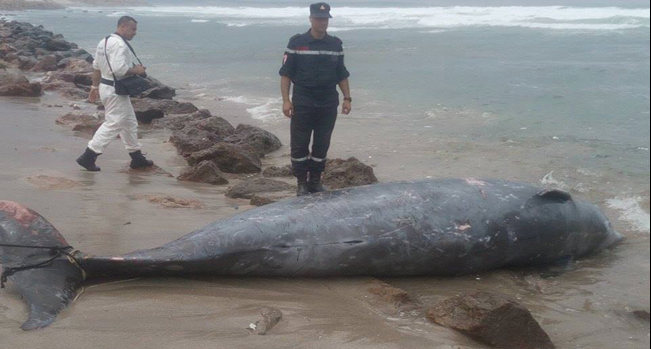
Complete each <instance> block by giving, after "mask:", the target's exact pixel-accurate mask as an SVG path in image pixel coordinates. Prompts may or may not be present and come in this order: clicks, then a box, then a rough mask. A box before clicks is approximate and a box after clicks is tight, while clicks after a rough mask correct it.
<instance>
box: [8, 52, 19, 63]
mask: <svg viewBox="0 0 651 349" xmlns="http://www.w3.org/2000/svg"><path fill="white" fill-rule="evenodd" d="M19 57H20V56H18V54H17V53H16V52H9V53H7V54H6V55H5V56H4V60H5V62H7V63H12V62H15V61H17V60H18V58H19Z"/></svg>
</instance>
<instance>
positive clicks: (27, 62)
mask: <svg viewBox="0 0 651 349" xmlns="http://www.w3.org/2000/svg"><path fill="white" fill-rule="evenodd" d="M37 64H38V60H37V59H36V58H34V57H30V56H18V67H19V68H20V69H22V70H31V69H32V68H34V67H35V66H36V65H37Z"/></svg>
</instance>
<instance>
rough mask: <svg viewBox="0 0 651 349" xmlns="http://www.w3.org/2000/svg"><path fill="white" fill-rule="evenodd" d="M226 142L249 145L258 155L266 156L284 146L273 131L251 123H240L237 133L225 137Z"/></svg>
mask: <svg viewBox="0 0 651 349" xmlns="http://www.w3.org/2000/svg"><path fill="white" fill-rule="evenodd" d="M224 142H227V143H232V144H237V145H239V146H243V147H249V148H250V149H252V150H253V151H254V152H255V153H256V154H257V155H258V156H265V155H266V154H269V153H271V152H274V151H276V150H278V149H280V148H281V147H282V146H283V144H282V142H280V139H278V137H276V136H275V135H274V134H272V133H271V132H268V131H265V130H263V129H261V128H259V127H255V126H251V125H238V126H237V129H235V133H234V134H233V135H231V136H229V137H227V138H226V139H224Z"/></svg>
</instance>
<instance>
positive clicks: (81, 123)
mask: <svg viewBox="0 0 651 349" xmlns="http://www.w3.org/2000/svg"><path fill="white" fill-rule="evenodd" d="M102 122H104V113H98V114H97V116H93V115H88V114H84V113H68V114H66V115H64V116H62V117H59V118H58V119H56V123H57V124H58V125H66V126H71V127H72V130H73V131H78V132H81V133H85V134H89V135H91V136H92V135H94V134H95V132H97V129H98V128H99V127H100V126H102Z"/></svg>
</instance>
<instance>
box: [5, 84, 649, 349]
mask: <svg viewBox="0 0 651 349" xmlns="http://www.w3.org/2000/svg"><path fill="white" fill-rule="evenodd" d="M54 104H62V105H64V108H48V107H46V106H45V105H54ZM69 104H70V102H61V101H60V100H59V99H58V97H55V96H53V95H46V96H45V97H43V98H40V99H8V98H3V99H0V110H1V111H0V125H2V127H0V198H1V199H3V200H13V201H17V202H20V203H22V204H25V205H27V206H29V207H31V208H32V209H34V210H36V211H38V212H39V213H41V214H42V215H43V216H44V217H46V218H47V219H48V220H50V222H52V223H53V224H54V225H55V226H56V227H57V228H58V229H59V231H61V233H62V234H63V235H64V237H65V238H66V239H67V240H68V242H69V243H70V244H71V245H72V246H74V247H76V248H78V249H79V250H81V251H84V252H88V253H93V254H110V255H115V254H120V253H126V252H130V251H133V250H136V249H143V248H152V247H157V246H160V245H162V244H164V243H166V242H169V241H170V240H173V239H175V238H178V237H181V236H183V235H185V234H187V233H189V232H191V231H193V230H194V229H196V228H199V227H202V226H204V225H206V224H208V223H210V222H213V221H215V220H217V219H220V218H223V217H227V216H230V215H233V214H237V213H238V212H242V211H244V210H247V209H250V208H251V207H250V206H248V202H247V201H243V200H232V199H226V198H225V197H224V196H223V195H222V194H223V192H224V191H225V189H226V188H227V187H226V186H218V187H213V186H209V185H202V184H187V183H180V182H178V181H176V179H174V178H169V177H167V176H147V175H137V174H126V173H123V170H124V168H125V167H126V166H127V164H128V161H127V160H128V156H127V154H126V152H125V151H124V148H123V147H122V145H121V143H120V142H119V141H117V142H115V143H114V144H112V145H111V147H109V150H108V151H107V152H106V153H105V154H104V155H102V156H101V157H100V158H99V164H100V166H101V167H102V172H100V173H88V172H84V171H81V170H80V169H79V168H78V166H77V165H76V164H75V163H74V159H75V158H76V157H77V156H78V155H79V153H80V152H81V151H82V150H83V149H84V147H85V144H86V142H87V140H86V139H84V138H81V137H78V136H77V135H75V134H74V133H73V132H72V131H69V130H67V129H65V128H63V127H59V126H57V125H55V123H54V120H55V118H56V117H58V116H61V115H63V114H65V113H67V112H69V111H71V110H70V107H68V105H69ZM197 104H198V105H200V104H201V103H197ZM204 106H206V107H209V108H210V109H211V111H212V112H213V114H214V115H220V116H224V117H225V118H227V119H228V120H229V121H231V122H232V123H233V124H237V123H254V124H255V123H256V121H255V120H250V118H249V117H248V116H246V114H245V113H243V111H241V110H238V109H236V108H230V107H229V106H228V105H225V104H218V103H216V104H215V105H204ZM85 108H90V106H85ZM487 122H491V121H490V120H485V119H473V118H468V119H467V120H459V121H458V122H455V123H453V124H450V125H447V126H446V125H443V124H442V123H438V124H436V126H437V127H438V128H439V130H438V133H437V137H435V138H429V137H430V136H428V137H427V138H424V137H423V136H421V135H419V130H420V129H422V128H424V127H425V126H429V125H431V124H432V121H431V120H422V121H413V122H409V123H400V122H395V121H390V120H379V121H377V120H374V121H373V122H372V125H371V124H369V122H368V121H367V120H364V119H356V118H354V117H350V118H345V117H342V118H341V119H340V121H339V124H338V128H337V130H336V132H335V137H334V140H333V144H334V146H333V150H332V154H331V157H348V156H357V157H359V158H360V159H361V160H364V161H366V162H367V163H368V164H372V165H375V170H376V173H377V175H378V178H379V179H380V180H381V181H383V182H386V181H391V180H402V179H417V178H424V177H428V176H431V177H467V176H473V177H498V178H506V179H515V180H523V181H527V182H532V183H540V181H541V179H542V178H543V177H544V176H545V175H546V174H548V173H550V172H551V171H554V173H553V176H551V177H548V178H547V183H551V184H554V183H556V185H560V186H566V187H567V189H569V190H573V193H574V194H575V195H579V196H581V197H584V198H586V199H588V200H591V201H594V202H596V203H598V204H601V205H602V207H604V208H605V210H606V212H607V214H608V215H609V216H610V217H611V218H612V219H613V220H614V224H615V226H616V228H617V229H618V230H619V231H621V232H622V233H623V234H624V235H626V236H627V238H628V240H627V241H626V242H625V243H624V244H623V245H621V246H619V247H617V248H616V249H614V250H613V251H607V252H604V253H601V254H599V255H597V256H594V257H593V258H590V259H588V260H584V261H580V262H578V263H576V264H575V265H574V266H573V268H572V269H571V270H569V271H567V272H565V273H564V274H561V275H560V276H555V277H551V278H543V277H541V274H542V273H544V272H546V271H541V270H529V271H523V270H514V271H511V270H506V271H496V272H492V273H488V274H484V275H476V276H469V277H460V278H408V279H388V280H384V281H386V282H388V283H389V284H391V285H394V286H397V287H401V288H403V289H404V290H406V291H407V292H409V293H410V294H411V295H412V297H413V298H415V299H417V300H419V301H420V302H421V303H422V304H423V305H424V306H427V305H428V304H433V303H434V302H436V301H437V300H440V299H443V298H446V297H449V296H453V295H456V294H459V293H462V292H473V291H475V290H488V291H497V292H503V293H505V294H507V295H510V296H513V297H517V298H518V299H520V300H521V301H522V303H523V304H524V305H525V306H527V307H528V308H529V309H531V310H532V312H533V314H534V316H535V317H536V319H538V320H539V321H540V322H541V324H542V325H543V327H544V328H545V329H546V330H547V331H548V332H549V334H550V336H551V338H552V340H553V341H554V342H555V343H556V344H557V346H558V348H560V349H570V348H586V349H587V348H603V349H606V348H648V347H649V342H650V339H649V323H648V322H643V321H640V320H637V319H635V318H634V317H633V316H632V315H631V312H632V311H635V310H646V311H648V310H649V271H650V263H649V234H648V232H640V231H635V230H633V229H632V228H631V226H630V225H629V223H627V222H626V221H622V220H619V219H617V218H618V217H620V215H621V213H620V212H618V211H614V210H612V209H609V208H608V207H607V206H606V205H605V202H606V200H607V199H611V198H614V197H616V196H618V195H625V196H626V195H633V194H636V195H639V196H640V197H642V198H646V200H647V201H646V203H643V204H642V206H643V208H644V210H646V214H647V215H648V212H649V211H648V210H649V207H648V196H649V180H648V177H647V178H646V180H645V179H644V178H641V179H635V178H632V177H629V176H626V171H625V169H609V168H608V167H607V163H605V166H604V170H603V171H597V172H595V171H588V170H586V169H584V168H583V167H582V166H581V162H582V161H590V160H589V159H594V157H593V154H594V148H591V147H590V146H585V147H584V149H582V150H581V148H579V147H578V146H577V145H572V147H573V151H572V152H567V150H566V147H567V146H568V145H567V143H564V141H563V140H558V141H557V142H551V141H550V142H549V143H545V144H537V145H535V146H531V145H527V146H524V145H521V144H520V143H518V141H517V140H506V139H505V140H500V141H492V140H489V139H480V138H477V139H476V138H473V134H472V130H473V128H478V127H483V126H484V125H485V123H487ZM258 124H259V125H262V126H264V127H265V128H267V129H268V130H270V131H272V132H274V133H275V134H277V135H278V136H279V137H280V138H281V139H282V140H283V142H284V144H288V137H289V135H288V132H287V123H286V122H276V123H267V124H260V123H258ZM396 129H400V130H401V132H396ZM142 133H143V139H142V143H143V144H144V146H145V152H146V153H148V157H150V158H151V159H153V160H155V161H156V162H157V163H158V164H159V165H160V166H161V167H162V168H163V169H165V170H166V171H168V172H170V173H172V174H174V175H178V173H179V172H180V171H181V169H182V168H183V166H184V161H183V160H182V159H181V158H180V157H179V156H178V155H176V151H175V149H174V148H173V147H172V146H171V145H170V144H168V143H166V137H167V134H166V133H165V132H163V131H150V130H147V129H146V128H144V129H143V132H142ZM428 135H431V133H428ZM461 135H463V136H461ZM288 153H289V150H288V148H287V146H285V147H283V149H281V150H280V151H278V152H276V153H273V154H271V155H270V156H268V157H267V158H266V159H265V160H264V161H265V163H266V164H274V165H279V164H284V163H286V162H288V159H289V156H288ZM568 154H572V155H571V156H570V155H568ZM577 154H579V155H577ZM595 161H596V160H595ZM604 161H606V160H604ZM34 176H49V177H60V178H65V179H67V180H70V181H74V182H78V184H79V185H72V186H70V185H64V186H62V187H61V186H55V187H54V188H47V187H45V188H44V187H42V186H41V187H39V186H38V185H34V183H33V181H30V180H28V178H29V177H34ZM65 183H68V182H65ZM137 195H169V196H174V197H178V198H183V199H190V200H197V201H200V202H201V203H203V204H204V208H199V209H182V208H177V209H169V208H161V207H159V206H157V205H155V204H152V203H149V202H148V201H146V200H137V199H136V196H137ZM372 281H373V279H371V278H349V279H314V280H313V279H264V278H184V279H179V278H152V279H137V280H128V281H121V282H114V283H109V284H101V285H94V286H90V287H88V288H86V289H85V291H84V293H83V294H82V295H81V297H80V298H79V299H78V300H77V302H76V303H75V304H74V306H73V307H72V308H71V309H68V310H66V311H65V312H64V313H63V314H62V315H61V317H60V319H59V320H58V321H57V322H56V323H55V324H54V325H53V326H52V327H50V328H48V329H45V330H42V331H36V332H32V333H24V332H23V331H21V330H20V329H19V326H20V324H21V323H22V322H23V321H24V320H25V319H26V316H27V309H26V306H25V305H24V304H23V302H22V301H21V300H20V299H19V296H18V295H17V294H16V293H15V292H14V291H13V290H12V289H11V286H9V287H8V290H7V292H0V348H2V349H5V348H40V347H46V346H47V347H51V346H55V347H67V348H88V347H94V348H114V347H137V348H381V349H383V348H441V349H453V348H455V349H457V348H459V349H469V348H482V346H481V345H478V344H476V343H474V342H473V341H471V340H468V339H466V338H464V337H462V336H460V335H458V334H456V333H453V332H451V331H449V330H447V329H444V328H441V327H437V326H435V325H432V324H430V323H428V322H427V320H426V319H425V317H424V311H423V310H421V309H422V308H423V307H420V308H416V309H411V308H401V307H398V306H395V305H392V304H387V303H385V302H382V301H380V300H379V299H378V298H377V297H376V296H374V295H373V294H371V293H370V292H369V291H368V289H369V285H370V284H371V283H372ZM268 306H271V307H275V308H278V309H280V310H281V311H283V313H284V320H283V321H282V322H281V323H280V324H279V325H277V326H276V327H275V328H274V329H273V330H272V331H271V332H270V333H268V334H267V335H266V336H257V335H252V334H250V333H249V332H248V331H247V330H246V328H247V327H248V325H249V324H250V323H253V322H255V321H257V320H258V318H259V312H260V310H261V309H262V308H264V307H268Z"/></svg>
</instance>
